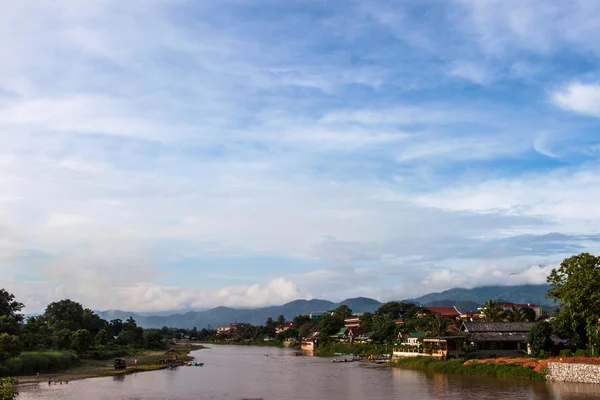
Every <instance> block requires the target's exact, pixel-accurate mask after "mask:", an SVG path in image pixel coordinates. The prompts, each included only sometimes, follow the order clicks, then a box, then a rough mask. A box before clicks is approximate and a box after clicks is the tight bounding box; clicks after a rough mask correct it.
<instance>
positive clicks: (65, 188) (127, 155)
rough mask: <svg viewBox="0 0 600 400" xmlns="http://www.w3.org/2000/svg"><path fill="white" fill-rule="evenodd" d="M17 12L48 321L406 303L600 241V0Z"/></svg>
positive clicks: (33, 230) (4, 75) (5, 64)
mask: <svg viewBox="0 0 600 400" xmlns="http://www.w3.org/2000/svg"><path fill="white" fill-rule="evenodd" d="M0 6H1V8H2V10H3V11H2V13H0V54H1V61H0V138H1V140H0V185H1V188H2V190H0V276H2V282H1V283H0V287H5V288H6V289H7V290H9V291H11V292H13V293H14V294H15V295H16V296H17V299H18V300H19V301H21V302H23V303H25V305H26V309H25V312H38V311H42V310H43V309H44V308H45V306H46V305H47V304H48V302H51V301H57V300H60V299H63V298H71V299H73V300H75V301H78V302H80V303H82V304H83V305H85V306H86V307H90V308H93V309H96V310H105V309H122V310H129V311H163V310H172V309H185V308H190V309H200V308H208V307H213V306H220V305H225V306H232V307H259V306H263V305H273V304H282V303H285V302H288V301H291V300H294V299H297V298H306V299H310V298H324V299H329V300H342V299H344V298H348V297H358V296H368V297H373V298H376V299H379V300H382V301H385V300H390V299H405V298H410V297H413V296H418V295H421V294H425V293H429V292H433V291H441V290H445V289H448V288H452V287H475V286H480V285H487V284H500V285H515V284H525V283H531V284H537V283H543V282H545V277H546V276H547V274H548V273H549V271H550V270H551V268H552V267H554V266H556V265H557V264H558V263H560V261H561V260H562V259H564V258H566V257H568V256H570V255H573V254H577V253H580V252H584V251H586V252H591V253H594V254H597V253H598V251H599V241H600V228H599V227H600V207H599V206H598V205H599V204H600V159H599V156H600V40H598V38H597V36H598V30H599V29H600V2H598V1H595V0H574V1H570V2H565V1H561V0H556V1H554V0H550V1H548V0H540V1H535V0H486V1H480V0H456V1H454V0H422V1H416V0H406V1H394V0H372V1H355V0H344V1H339V0H329V1H324V0H292V1H289V0H219V1H212V0H211V1H201V0H193V1H192V0H189V1H188V0H145V1H141V0H131V1H121V0H97V1H81V0H19V1H9V0H0Z"/></svg>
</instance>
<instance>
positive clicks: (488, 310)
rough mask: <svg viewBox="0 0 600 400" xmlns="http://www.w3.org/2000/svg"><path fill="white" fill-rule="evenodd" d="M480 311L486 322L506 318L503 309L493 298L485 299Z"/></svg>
mask: <svg viewBox="0 0 600 400" xmlns="http://www.w3.org/2000/svg"><path fill="white" fill-rule="evenodd" d="M481 313H482V314H483V316H482V319H483V320H484V321H488V322H504V321H505V319H506V314H505V312H504V309H503V308H502V307H501V306H500V305H499V304H498V303H496V302H495V301H494V300H488V301H486V302H485V304H484V305H483V307H482V309H481Z"/></svg>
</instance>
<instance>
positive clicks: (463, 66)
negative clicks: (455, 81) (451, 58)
mask: <svg viewBox="0 0 600 400" xmlns="http://www.w3.org/2000/svg"><path fill="white" fill-rule="evenodd" d="M448 75H451V76H457V77H459V78H463V79H466V80H468V81H471V82H473V83H477V84H479V85H485V84H487V83H488V82H490V80H491V79H492V76H491V74H490V71H488V69H487V68H485V67H484V66H482V65H480V64H476V63H472V62H459V63H456V64H454V65H453V66H452V68H451V69H450V70H449V71H448Z"/></svg>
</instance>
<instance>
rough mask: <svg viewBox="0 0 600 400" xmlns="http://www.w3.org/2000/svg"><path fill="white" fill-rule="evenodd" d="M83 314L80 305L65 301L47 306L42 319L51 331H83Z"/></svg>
mask: <svg viewBox="0 0 600 400" xmlns="http://www.w3.org/2000/svg"><path fill="white" fill-rule="evenodd" d="M83 315H84V312H83V307H82V306H81V304H79V303H77V302H75V301H73V300H69V299H65V300H61V301H56V302H54V303H50V304H48V306H47V307H46V311H45V312H44V317H45V318H46V321H48V324H49V325H50V327H51V328H52V329H68V330H70V331H76V330H78V329H83V320H84V316H83Z"/></svg>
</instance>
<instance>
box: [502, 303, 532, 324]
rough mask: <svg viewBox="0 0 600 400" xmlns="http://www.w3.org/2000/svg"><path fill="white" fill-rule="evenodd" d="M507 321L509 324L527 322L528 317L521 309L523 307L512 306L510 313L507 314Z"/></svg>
mask: <svg viewBox="0 0 600 400" xmlns="http://www.w3.org/2000/svg"><path fill="white" fill-rule="evenodd" d="M507 320H508V321H509V322H528V321H529V319H528V316H527V314H526V313H525V310H524V309H523V307H519V306H517V305H515V304H513V305H512V306H511V307H510V311H509V312H508V314H507Z"/></svg>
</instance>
